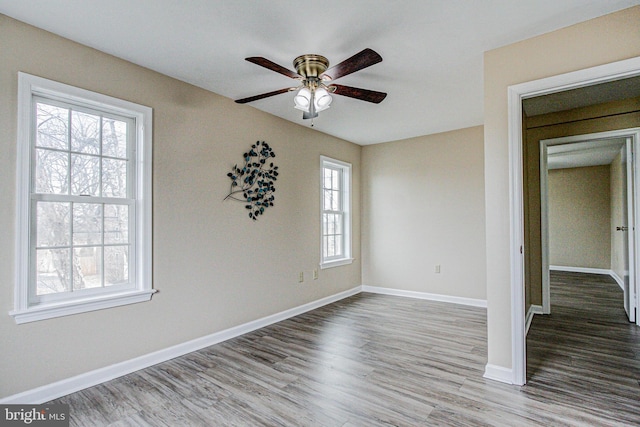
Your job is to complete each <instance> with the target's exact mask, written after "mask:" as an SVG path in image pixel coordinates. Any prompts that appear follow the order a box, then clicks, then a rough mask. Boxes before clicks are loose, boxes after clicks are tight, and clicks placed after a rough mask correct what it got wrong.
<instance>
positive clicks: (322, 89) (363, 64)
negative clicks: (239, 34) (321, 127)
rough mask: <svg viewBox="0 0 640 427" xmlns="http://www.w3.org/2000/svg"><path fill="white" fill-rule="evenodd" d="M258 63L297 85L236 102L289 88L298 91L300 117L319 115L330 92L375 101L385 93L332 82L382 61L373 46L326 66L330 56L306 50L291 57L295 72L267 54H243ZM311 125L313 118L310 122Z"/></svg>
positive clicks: (376, 102)
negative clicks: (274, 60) (295, 82)
mask: <svg viewBox="0 0 640 427" xmlns="http://www.w3.org/2000/svg"><path fill="white" fill-rule="evenodd" d="M245 59H246V60H247V61H249V62H252V63H254V64H256V65H260V66H261V67H264V68H268V69H270V70H271V71H275V72H277V73H280V74H282V75H285V76H287V77H289V78H292V79H296V80H299V81H300V85H299V86H298V87H292V88H285V89H280V90H275V91H272V92H267V93H263V94H261V95H255V96H251V97H249V98H243V99H238V100H237V101H236V102H237V103H240V104H245V103H247V102H252V101H257V100H259V99H264V98H268V97H270V96H274V95H279V94H281V93H286V92H290V91H298V92H297V94H296V95H295V96H294V98H293V103H294V108H296V109H298V110H302V111H303V115H302V118H303V119H313V118H315V117H318V113H319V112H321V111H324V110H326V109H327V108H329V106H330V105H331V102H332V101H333V98H332V96H331V95H330V94H332V93H333V94H336V95H342V96H348V97H350V98H354V99H359V100H362V101H367V102H372V103H375V104H378V103H380V102H382V100H383V99H384V98H385V97H386V96H387V94H386V93H384V92H376V91H372V90H367V89H360V88H356V87H351V86H343V85H336V84H332V83H331V82H332V81H333V80H335V79H338V78H340V77H343V76H346V75H348V74H351V73H355V72H356V71H360V70H362V69H363V68H367V67H370V66H371V65H374V64H377V63H378V62H381V61H382V57H381V56H380V55H379V54H378V53H376V52H375V51H373V50H372V49H364V50H362V51H361V52H359V53H357V54H355V55H353V56H352V57H351V58H348V59H345V60H344V61H342V62H341V63H339V64H338V65H335V66H334V67H331V68H329V60H328V59H327V58H325V57H324V56H322V55H316V54H307V55H300V56H298V57H297V58H296V59H294V60H293V66H294V68H295V69H296V72H293V71H291V70H289V69H288V68H285V67H283V66H281V65H278V64H276V63H275V62H272V61H270V60H268V59H266V58H262V57H257V56H254V57H250V58H245ZM311 126H313V120H312V122H311Z"/></svg>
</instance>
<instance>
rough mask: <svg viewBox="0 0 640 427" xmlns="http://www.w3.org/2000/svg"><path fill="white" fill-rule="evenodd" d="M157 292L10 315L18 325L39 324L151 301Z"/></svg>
mask: <svg viewBox="0 0 640 427" xmlns="http://www.w3.org/2000/svg"><path fill="white" fill-rule="evenodd" d="M156 292H157V291H156V290H153V289H152V290H144V291H134V292H126V293H119V294H112V295H107V296H101V297H99V298H90V299H82V300H75V301H68V302H63V303H56V304H46V305H37V306H33V307H30V308H27V309H23V310H15V311H10V312H9V315H11V316H13V318H14V320H15V321H16V323H17V324H22V323H29V322H37V321H39V320H45V319H52V318H55V317H62V316H69V315H71V314H78V313H86V312H88V311H94V310H102V309H105V308H111V307H119V306H121V305H127V304H135V303H139V302H145V301H149V300H150V299H151V296H152V295H153V294H154V293H156Z"/></svg>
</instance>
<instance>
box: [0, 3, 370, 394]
mask: <svg viewBox="0 0 640 427" xmlns="http://www.w3.org/2000/svg"><path fill="white" fill-rule="evenodd" d="M0 40H2V42H0V58H2V59H1V61H0V99H2V102H0V129H2V132H1V133H0V152H1V155H0V178H1V179H0V196H1V198H2V200H3V203H1V204H0V229H2V230H3V234H2V237H3V238H2V242H1V243H0V360H1V361H2V362H1V363H0V398H2V397H6V396H9V395H12V394H15V393H18V392H22V391H25V390H29V389H32V388H35V387H38V386H42V385H45V384H49V383H51V382H54V381H57V380H61V379H64V378H68V377H71V376H74V375H77V374H81V373H84V372H87V371H90V370H93V369H97V368H101V367H104V366H108V365H111V364H114V363H117V362H121V361H125V360H129V359H131V358H134V357H137V356H141V355H144V354H147V353H149V352H153V351H156V350H159V349H164V348H166V347H169V346H172V345H175V344H179V343H183V342H186V341H188V340H191V339H194V338H198V337H202V336H205V335H208V334H211V333H214V332H217V331H220V330H223V329H225V328H229V327H232V326H235V325H239V324H242V323H245V322H248V321H251V320H254V319H258V318H261V317H263V316H267V315H270V314H273V313H277V312H280V311H283V310H286V309H289V308H292V307H296V306H299V305H302V304H304V303H307V302H310V301H314V300H317V299H319V298H322V297H325V296H329V295H333V294H336V293H338V292H340V291H343V290H347V289H351V288H353V287H355V286H359V285H360V284H361V282H362V280H361V263H360V239H359V236H360V222H359V218H360V206H359V200H360V155H361V147H359V146H357V145H354V144H351V143H348V142H345V141H342V140H338V139H336V138H333V137H329V136H327V135H325V134H322V133H320V132H316V131H312V130H310V129H309V128H307V127H303V126H298V125H295V124H292V123H289V122H287V121H284V120H281V119H279V118H276V117H274V116H271V115H268V114H265V113H262V112H260V111H258V110H256V109H254V108H252V107H250V106H240V105H238V104H235V103H234V102H233V101H232V100H230V99H227V98H223V97H221V96H218V95H215V94H213V93H210V92H207V91H204V90H201V89H198V88H196V87H193V86H190V85H188V84H185V83H182V82H179V81H176V80H174V79H171V78H168V77H166V76H162V75H160V74H157V73H155V72H151V71H149V70H147V69H144V68H141V67H138V66H135V65H133V64H131V63H128V62H125V61H122V60H119V59H116V58H114V57H111V56H109V55H106V54H104V53H100V52H97V51H95V50H92V49H90V48H87V47H84V46H81V45H78V44H75V43H73V42H70V41H68V40H65V39H62V38H59V37H57V36H53V35H51V34H50V33H47V32H45V31H42V30H39V29H35V28H33V27H30V26H27V25H24V24H22V23H19V22H17V21H14V20H12V19H10V18H7V17H5V16H2V15H0ZM18 71H24V72H27V73H30V74H34V75H38V76H42V77H45V78H49V79H52V80H56V81H60V82H63V83H67V84H71V85H74V86H78V87H81V88H85V89H89V90H93V91H97V92H100V93H104V94H107V95H111V96H115V97H119V98H123V99H126V100H129V101H132V102H136V103H140V104H143V105H147V106H150V107H152V108H153V111H154V113H153V119H154V126H153V132H154V175H153V180H154V225H153V228H154V231H153V261H154V266H153V274H154V288H155V289H157V290H159V293H158V294H156V295H155V296H154V297H153V300H152V301H151V302H147V303H141V304H135V305H129V306H124V307H119V308H113V309H108V310H102V311H97V312H92V313H86V314H79V315H74V316H68V317H63V318H57V319H51V320H46V321H40V322H34V323H28V324H23V325H16V324H15V322H14V321H13V319H12V318H11V317H10V316H9V315H8V314H7V313H8V312H9V311H10V310H12V308H13V307H12V302H13V295H14V262H15V253H14V238H15V197H16V195H15V173H16V162H15V158H16V124H17V123H16V122H17V119H16V97H17V78H18V76H17V73H18ZM257 140H265V141H267V142H268V143H270V144H271V145H272V147H273V148H274V151H275V153H276V155H277V157H276V159H275V160H276V163H277V164H278V166H279V167H280V171H281V175H280V177H279V178H278V181H277V183H276V187H277V192H276V201H275V207H274V208H272V209H269V211H268V212H267V213H266V214H265V215H264V216H262V217H261V218H260V219H259V220H258V221H257V222H252V221H251V220H250V219H249V218H248V216H247V215H246V210H245V209H244V206H243V205H242V204H241V203H236V202H231V201H226V202H223V199H224V197H225V196H226V194H227V192H228V190H229V179H228V178H227V177H226V174H227V172H228V171H229V170H230V167H231V166H232V165H233V164H234V163H237V162H239V161H241V155H242V153H243V151H244V150H246V149H247V148H248V147H249V146H250V145H251V144H252V143H254V142H255V141H257ZM321 154H323V155H328V156H331V157H334V158H337V159H340V160H344V161H348V162H351V163H352V164H353V200H354V203H353V218H354V222H353V236H354V240H353V255H354V258H355V262H354V263H353V264H352V265H348V266H342V267H338V268H332V269H327V270H321V271H320V278H319V279H318V280H316V281H313V280H311V281H306V282H305V283H304V284H298V280H297V279H298V272H299V271H307V272H309V271H311V270H312V269H314V268H317V266H318V263H319V259H320V254H319V250H320V240H319V230H320V225H319V200H320V197H319V190H318V177H319V162H320V160H319V157H320V155H321Z"/></svg>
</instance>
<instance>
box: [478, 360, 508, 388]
mask: <svg viewBox="0 0 640 427" xmlns="http://www.w3.org/2000/svg"><path fill="white" fill-rule="evenodd" d="M483 377H484V378H487V379H489V380H494V381H500V382H501V383H507V384H514V382H513V370H512V369H509V368H504V367H502V366H497V365H491V364H489V363H487V364H486V365H485V367H484V375H483Z"/></svg>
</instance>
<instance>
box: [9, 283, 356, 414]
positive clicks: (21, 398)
mask: <svg viewBox="0 0 640 427" xmlns="http://www.w3.org/2000/svg"><path fill="white" fill-rule="evenodd" d="M361 290H362V289H361V286H358V287H355V288H353V289H349V290H347V291H344V292H340V293H338V294H335V295H331V296H328V297H325V298H322V299H319V300H317V301H313V302H310V303H307V304H303V305H301V306H298V307H295V308H292V309H289V310H285V311H282V312H280V313H276V314H273V315H271V316H267V317H263V318H261V319H257V320H254V321H251V322H248V323H245V324H242V325H239V326H235V327H233V328H229V329H225V330H224V331H220V332H216V333H214V334H211V335H207V336H204V337H201V338H196V339H194V340H191V341H187V342H185V343H182V344H178V345H175V346H173V347H169V348H165V349H163V350H159V351H156V352H153V353H149V354H145V355H144V356H140V357H136V358H135V359H131V360H126V361H124V362H120V363H116V364H114V365H111V366H106V367H104V368H100V369H96V370H94V371H90V372H87V373H84V374H80V375H76V376H75V377H71V378H67V379H64V380H61V381H57V382H55V383H51V384H47V385H45V386H42V387H38V388H35V389H32V390H27V391H25V392H22V393H18V394H14V395H12V396H8V397H5V398H3V399H0V404H41V403H45V402H48V401H50V400H53V399H57V398H59V397H62V396H66V395H67V394H70V393H74V392H76V391H79V390H83V389H85V388H87V387H92V386H94V385H98V384H101V383H103V382H105V381H110V380H112V379H114V378H118V377H121V376H123V375H127V374H130V373H132V372H135V371H138V370H140V369H144V368H148V367H149V366H153V365H156V364H158V363H161V362H165V361H167V360H170V359H173V358H175V357H178V356H182V355H185V354H187V353H191V352H193V351H196V350H200V349H202V348H205V347H209V346H211V345H214V344H218V343H220V342H223V341H226V340H228V339H231V338H235V337H237V336H240V335H243V334H246V333H249V332H252V331H255V330H256V329H260V328H263V327H265V326H269V325H271V324H273V323H277V322H280V321H282V320H286V319H289V318H291V317H294V316H298V315H300V314H303V313H306V312H308V311H311V310H315V309H316V308H320V307H322V306H324V305H327V304H331V303H333V302H336V301H340V300H342V299H344V298H348V297H350V296H352V295H356V294H358V293H360V292H361Z"/></svg>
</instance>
